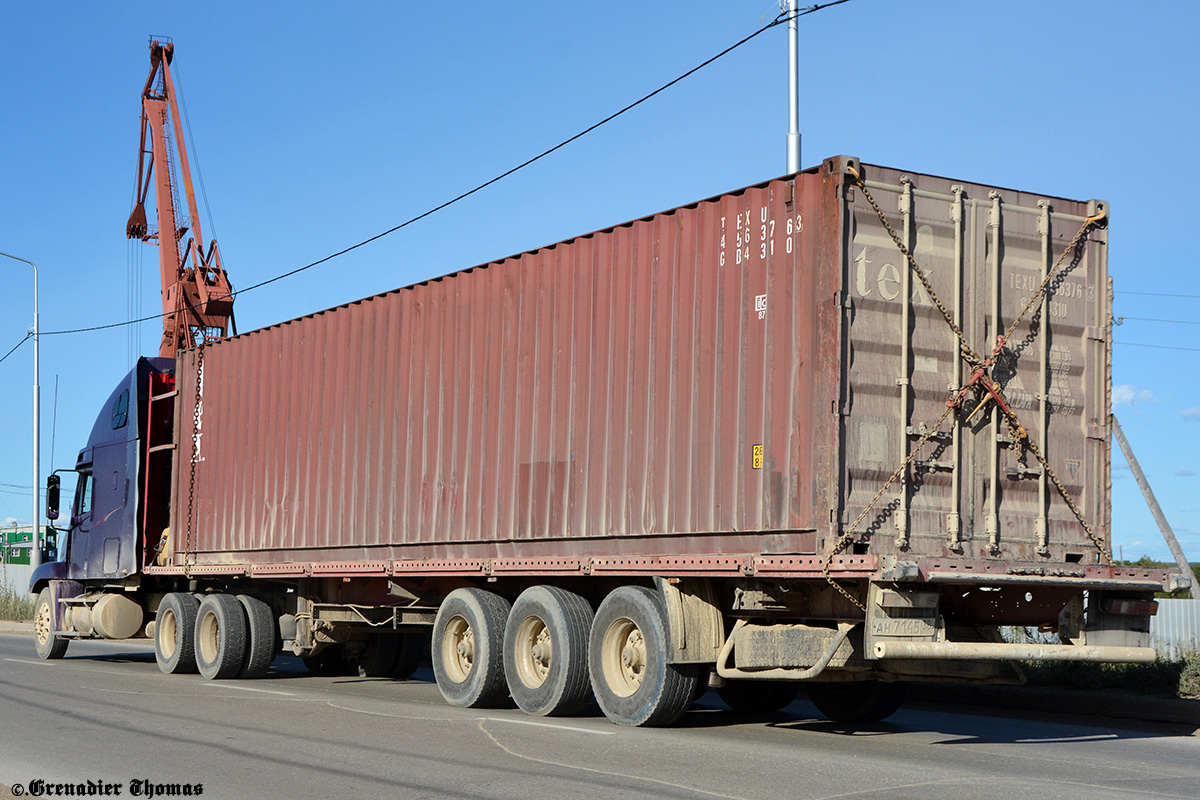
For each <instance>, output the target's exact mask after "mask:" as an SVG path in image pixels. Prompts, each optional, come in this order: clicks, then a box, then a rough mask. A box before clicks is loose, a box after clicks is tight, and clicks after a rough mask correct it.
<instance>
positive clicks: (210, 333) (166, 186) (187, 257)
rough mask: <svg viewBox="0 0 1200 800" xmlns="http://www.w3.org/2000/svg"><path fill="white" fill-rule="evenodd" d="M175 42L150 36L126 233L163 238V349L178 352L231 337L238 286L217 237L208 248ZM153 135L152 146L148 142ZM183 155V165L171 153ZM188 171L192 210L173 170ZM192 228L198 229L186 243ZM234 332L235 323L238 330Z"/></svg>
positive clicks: (185, 175) (160, 248)
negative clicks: (150, 202)
mask: <svg viewBox="0 0 1200 800" xmlns="http://www.w3.org/2000/svg"><path fill="white" fill-rule="evenodd" d="M174 51H175V45H174V44H173V43H171V42H167V43H165V44H163V43H161V42H159V41H157V40H155V41H152V42H150V77H148V78H147V79H146V87H145V88H144V89H143V90H142V124H141V146H140V147H139V149H138V175H137V204H136V205H135V206H134V208H133V212H132V213H131V214H130V215H129V222H128V224H127V225H126V227H125V233H126V235H127V236H128V237H129V238H130V239H141V240H142V241H144V242H149V241H151V240H155V241H157V243H158V263H159V271H160V273H161V277H162V307H163V338H162V343H161V344H160V345H159V349H158V354H159V355H160V356H163V357H167V358H174V357H175V353H176V352H177V351H178V350H180V349H182V348H189V347H194V346H196V345H197V344H199V343H200V342H202V341H204V340H207V339H213V338H220V337H223V336H225V335H227V333H228V331H229V329H230V328H231V326H233V288H232V287H231V286H230V284H229V278H228V276H227V275H226V274H225V270H224V269H223V268H222V267H221V255H220V253H219V251H218V250H217V242H216V240H213V241H211V242H209V243H208V246H207V250H206V249H205V246H204V237H203V236H202V235H201V232H200V217H199V215H198V214H197V213H196V196H195V193H194V192H193V191H192V174H191V169H190V168H189V166H188V159H187V149H186V147H185V146H184V142H183V136H182V135H181V134H180V131H181V130H182V128H181V125H180V120H179V107H178V105H177V104H176V102H175V85H174V83H173V82H172V80H171V69H170V64H171V58H172V56H173V55H174ZM147 139H149V140H150V147H149V149H148V148H147V141H146V140H147ZM176 153H177V154H178V164H175V163H173V162H172V157H173V156H174V155H175V154H176ZM176 167H178V170H179V172H180V173H181V174H182V177H183V189H184V195H185V197H186V199H187V208H186V214H187V216H184V217H182V218H181V213H182V212H184V211H185V209H183V208H181V206H180V204H179V202H178V199H177V197H176V182H175V179H174V172H175V169H176ZM152 177H153V178H154V190H155V212H156V214H157V217H158V229H157V230H151V228H150V226H149V225H148V224H147V221H146V205H145V203H146V195H147V193H148V192H149V191H150V183H151V178H152ZM189 229H190V230H191V231H192V235H191V236H190V237H188V239H187V242H186V243H184V241H183V240H184V237H185V236H187V234H188V231H189ZM234 332H235V333H236V328H235V329H234Z"/></svg>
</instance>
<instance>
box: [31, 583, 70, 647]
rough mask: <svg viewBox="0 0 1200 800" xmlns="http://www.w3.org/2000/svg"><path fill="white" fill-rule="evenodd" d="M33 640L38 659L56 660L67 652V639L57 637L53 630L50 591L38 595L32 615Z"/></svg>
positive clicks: (52, 601)
mask: <svg viewBox="0 0 1200 800" xmlns="http://www.w3.org/2000/svg"><path fill="white" fill-rule="evenodd" d="M33 630H34V634H35V635H34V640H33V646H34V649H35V650H37V654H38V658H45V659H58V658H62V657H63V655H64V654H65V653H66V652H67V645H68V644H69V643H70V640H69V639H64V638H63V637H61V636H59V635H58V634H57V633H56V632H55V630H54V598H53V596H52V595H51V593H50V589H49V588H46V589H42V591H41V593H40V594H38V599H37V609H36V610H35V611H34V614H33Z"/></svg>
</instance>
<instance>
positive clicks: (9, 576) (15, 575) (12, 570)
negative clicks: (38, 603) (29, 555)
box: [0, 564, 33, 597]
mask: <svg viewBox="0 0 1200 800" xmlns="http://www.w3.org/2000/svg"><path fill="white" fill-rule="evenodd" d="M32 573H33V570H32V569H30V567H29V565H28V564H0V586H4V587H7V588H8V589H11V590H12V593H13V594H15V595H17V596H18V597H25V596H26V592H28V591H29V577H30V575H31V574H32Z"/></svg>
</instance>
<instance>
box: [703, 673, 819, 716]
mask: <svg viewBox="0 0 1200 800" xmlns="http://www.w3.org/2000/svg"><path fill="white" fill-rule="evenodd" d="M799 693H800V684H798V683H790V682H788V681H754V680H748V681H747V680H743V681H739V680H731V681H727V682H726V683H725V685H724V686H722V687H721V688H719V689H717V694H718V695H720V697H721V701H722V702H723V703H725V705H727V706H729V707H730V708H731V709H733V710H734V711H746V712H749V713H752V714H761V713H764V712H768V711H781V710H783V709H784V708H787V707H788V706H790V705H791V704H792V701H793V700H795V699H796V695H797V694H799Z"/></svg>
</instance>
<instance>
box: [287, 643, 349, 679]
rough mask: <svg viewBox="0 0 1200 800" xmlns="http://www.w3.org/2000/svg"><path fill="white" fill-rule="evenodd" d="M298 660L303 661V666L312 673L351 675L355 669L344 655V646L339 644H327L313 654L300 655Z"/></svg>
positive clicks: (329, 675) (328, 675) (327, 675)
mask: <svg viewBox="0 0 1200 800" xmlns="http://www.w3.org/2000/svg"><path fill="white" fill-rule="evenodd" d="M300 660H301V661H302V662H304V668H305V669H307V670H308V671H309V672H311V673H312V674H313V675H324V676H326V677H332V676H336V675H352V674H354V671H355V669H356V668H355V667H354V666H353V665H352V664H351V663H350V660H349V659H348V658H347V657H346V650H345V648H343V647H342V646H341V645H340V644H331V645H328V646H327V647H326V648H325V649H324V650H322V651H321V652H319V653H317V654H316V655H315V656H301V658H300Z"/></svg>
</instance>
